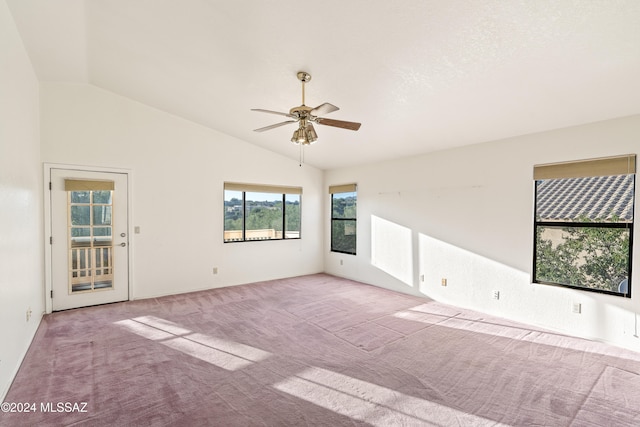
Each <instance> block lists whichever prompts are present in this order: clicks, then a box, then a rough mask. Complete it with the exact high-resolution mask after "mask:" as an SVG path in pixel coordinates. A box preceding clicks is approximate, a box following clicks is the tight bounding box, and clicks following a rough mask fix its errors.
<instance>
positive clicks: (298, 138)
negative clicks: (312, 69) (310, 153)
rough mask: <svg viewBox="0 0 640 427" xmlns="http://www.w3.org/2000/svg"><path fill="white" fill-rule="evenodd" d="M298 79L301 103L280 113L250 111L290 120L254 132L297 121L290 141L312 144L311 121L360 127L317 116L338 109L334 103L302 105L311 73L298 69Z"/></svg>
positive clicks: (353, 127)
mask: <svg viewBox="0 0 640 427" xmlns="http://www.w3.org/2000/svg"><path fill="white" fill-rule="evenodd" d="M298 80H300V81H301V82H302V105H300V106H298V107H293V108H292V109H291V110H289V112H288V113H281V112H279V111H271V110H263V109H261V108H252V109H251V111H260V112H262V113H269V114H278V115H280V116H285V117H288V118H290V119H292V120H287V121H284V122H280V123H276V124H273V125H269V126H265V127H262V128H259V129H254V131H256V132H264V131H265V130H269V129H274V128H277V127H280V126H284V125H286V124H289V123H296V122H297V123H298V129H296V130H295V131H294V132H293V136H292V137H291V142H293V143H295V144H301V145H309V144H313V143H314V142H315V141H316V140H317V139H318V134H316V131H315V129H314V128H313V124H312V123H317V124H319V125H324V126H333V127H337V128H342V129H349V130H358V129H360V123H356V122H345V121H343V120H333V119H325V118H324V117H319V116H321V115H325V114H329V113H332V112H334V111H338V110H339V108H338V107H336V106H335V105H332V104H329V103H328V102H325V103H324V104H321V105H318V106H317V107H315V108H311V107H307V106H306V105H304V84H305V83H307V82H309V81H310V80H311V74H309V73H307V72H304V71H300V72H298Z"/></svg>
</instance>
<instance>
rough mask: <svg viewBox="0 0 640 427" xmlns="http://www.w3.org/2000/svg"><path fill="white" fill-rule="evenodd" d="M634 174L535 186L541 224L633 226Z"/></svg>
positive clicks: (549, 181)
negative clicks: (551, 222)
mask: <svg viewBox="0 0 640 427" xmlns="http://www.w3.org/2000/svg"><path fill="white" fill-rule="evenodd" d="M634 177H635V175H634V174H629V175H614V176H594V177H585V178H562V179H547V180H540V181H537V182H536V185H537V189H536V194H537V201H536V203H537V206H536V220H538V221H580V220H582V219H584V218H588V219H590V220H592V221H596V220H597V221H604V222H612V221H613V219H614V218H617V221H615V222H632V221H633V203H634Z"/></svg>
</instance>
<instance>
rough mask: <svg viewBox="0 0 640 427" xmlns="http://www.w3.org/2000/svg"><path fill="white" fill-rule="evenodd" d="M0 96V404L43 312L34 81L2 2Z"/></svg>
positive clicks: (40, 214)
mask: <svg viewBox="0 0 640 427" xmlns="http://www.w3.org/2000/svg"><path fill="white" fill-rule="evenodd" d="M0 94H1V95H0V401H1V400H2V398H3V397H4V396H5V394H6V392H7V391H8V388H9V385H10V383H11V381H12V379H13V377H14V375H15V374H16V372H17V370H18V367H19V365H20V362H21V360H22V358H23V357H24V354H25V353H26V351H27V349H28V347H29V344H30V343H31V339H32V338H33V335H34V334H35V331H36V328H37V327H38V324H39V322H40V319H41V317H42V313H43V311H44V288H43V273H42V271H43V263H42V252H43V244H42V203H41V200H42V196H41V193H42V188H41V187H42V184H41V182H42V179H41V176H42V171H41V166H40V146H39V127H38V126H39V125H38V120H39V118H38V81H37V78H36V76H35V74H34V72H33V69H32V67H31V63H30V62H29V58H28V57H27V54H26V51H25V49H24V46H23V44H22V40H21V39H20V37H19V35H18V32H17V30H16V28H15V24H14V22H13V18H12V17H11V14H10V12H9V9H8V8H7V4H6V2H5V1H4V0H2V1H0ZM29 308H30V309H31V312H32V317H31V319H30V320H29V321H27V311H28V309H29Z"/></svg>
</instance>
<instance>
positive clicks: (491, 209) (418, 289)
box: [325, 116, 640, 350]
mask: <svg viewBox="0 0 640 427" xmlns="http://www.w3.org/2000/svg"><path fill="white" fill-rule="evenodd" d="M639 135H640V116H633V117H627V118H620V119H616V120H609V121H604V122H598V123H593V124H589V125H584V126H578V127H572V128H567V129H560V130H555V131H551V132H545V133H540V134H535V135H528V136H522V137H518V138H512V139H508V140H502V141H494V142H488V143H484V144H478V145H473V146H468V147H464V148H460V149H454V150H448V151H442V152H437V153H432V154H427V155H422V156H415V157H412V158H408V159H402V160H395V161H386V162H382V163H379V164H370V165H365V166H361V167H356V168H345V169H339V170H332V171H327V172H326V174H325V186H328V185H334V184H343V183H350V182H356V183H357V184H358V241H357V245H358V249H357V252H358V254H357V255H356V256H349V255H341V254H336V253H330V252H329V249H330V247H329V230H330V228H329V221H328V220H327V219H326V218H328V217H329V207H328V205H327V206H326V207H325V239H326V240H325V253H327V254H329V255H328V256H326V258H325V271H326V272H328V273H331V274H336V275H339V276H344V277H349V278H353V279H356V280H361V281H363V282H367V283H371V284H375V285H379V286H382V287H385V288H390V289H395V290H399V291H403V292H408V293H412V294H418V295H426V296H428V297H431V298H433V299H436V300H440V301H443V302H446V303H451V304H457V305H460V306H463V307H467V308H472V309H476V310H478V311H482V312H486V313H490V314H494V315H498V316H503V317H506V318H511V319H514V320H518V321H524V322H527V323H530V324H535V325H539V326H543V327H547V328H550V329H553V330H558V331H563V332H566V333H569V334H573V335H578V336H584V337H588V338H593V339H598V340H603V341H608V342H611V343H614V344H617V345H620V346H623V347H628V348H632V349H635V350H640V339H639V338H638V335H640V334H639V333H638V330H637V328H638V326H637V325H638V324H639V323H640V322H639V321H638V320H637V317H638V314H637V313H638V312H640V274H639V273H638V272H639V271H640V247H639V246H638V243H637V242H640V236H639V233H638V231H637V228H636V232H635V235H634V241H635V242H636V244H635V248H634V249H635V251H634V259H633V261H634V267H635V268H634V269H633V277H632V281H633V283H634V285H633V288H634V290H633V298H631V299H629V298H622V297H615V296H609V295H601V294H596V293H592V292H584V291H576V290H571V289H565V288H560V287H553V286H546V285H539V284H532V283H531V278H530V275H531V268H532V253H533V198H534V194H533V179H532V172H533V166H534V165H535V164H540V163H551V162H559V161H571V160H579V159H587V158H594V157H603V156H611V155H618V154H628V153H638V151H639V149H640V140H639V139H638V136H639ZM639 194H640V190H639V191H636V207H640V204H639V203H638V198H639ZM637 218H638V217H637V215H636V221H637ZM389 248H393V250H390V249H389ZM340 260H343V265H340ZM423 274H424V282H422V281H421V275H423ZM442 278H446V279H447V286H446V287H443V286H441V279H442ZM493 290H498V291H500V299H499V300H494V299H493V298H492V291H493ZM573 302H578V303H581V304H582V313H581V314H574V313H572V310H571V308H572V303H573Z"/></svg>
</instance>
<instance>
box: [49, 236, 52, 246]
mask: <svg viewBox="0 0 640 427" xmlns="http://www.w3.org/2000/svg"><path fill="white" fill-rule="evenodd" d="M49 244H50V245H53V236H50V237H49Z"/></svg>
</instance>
